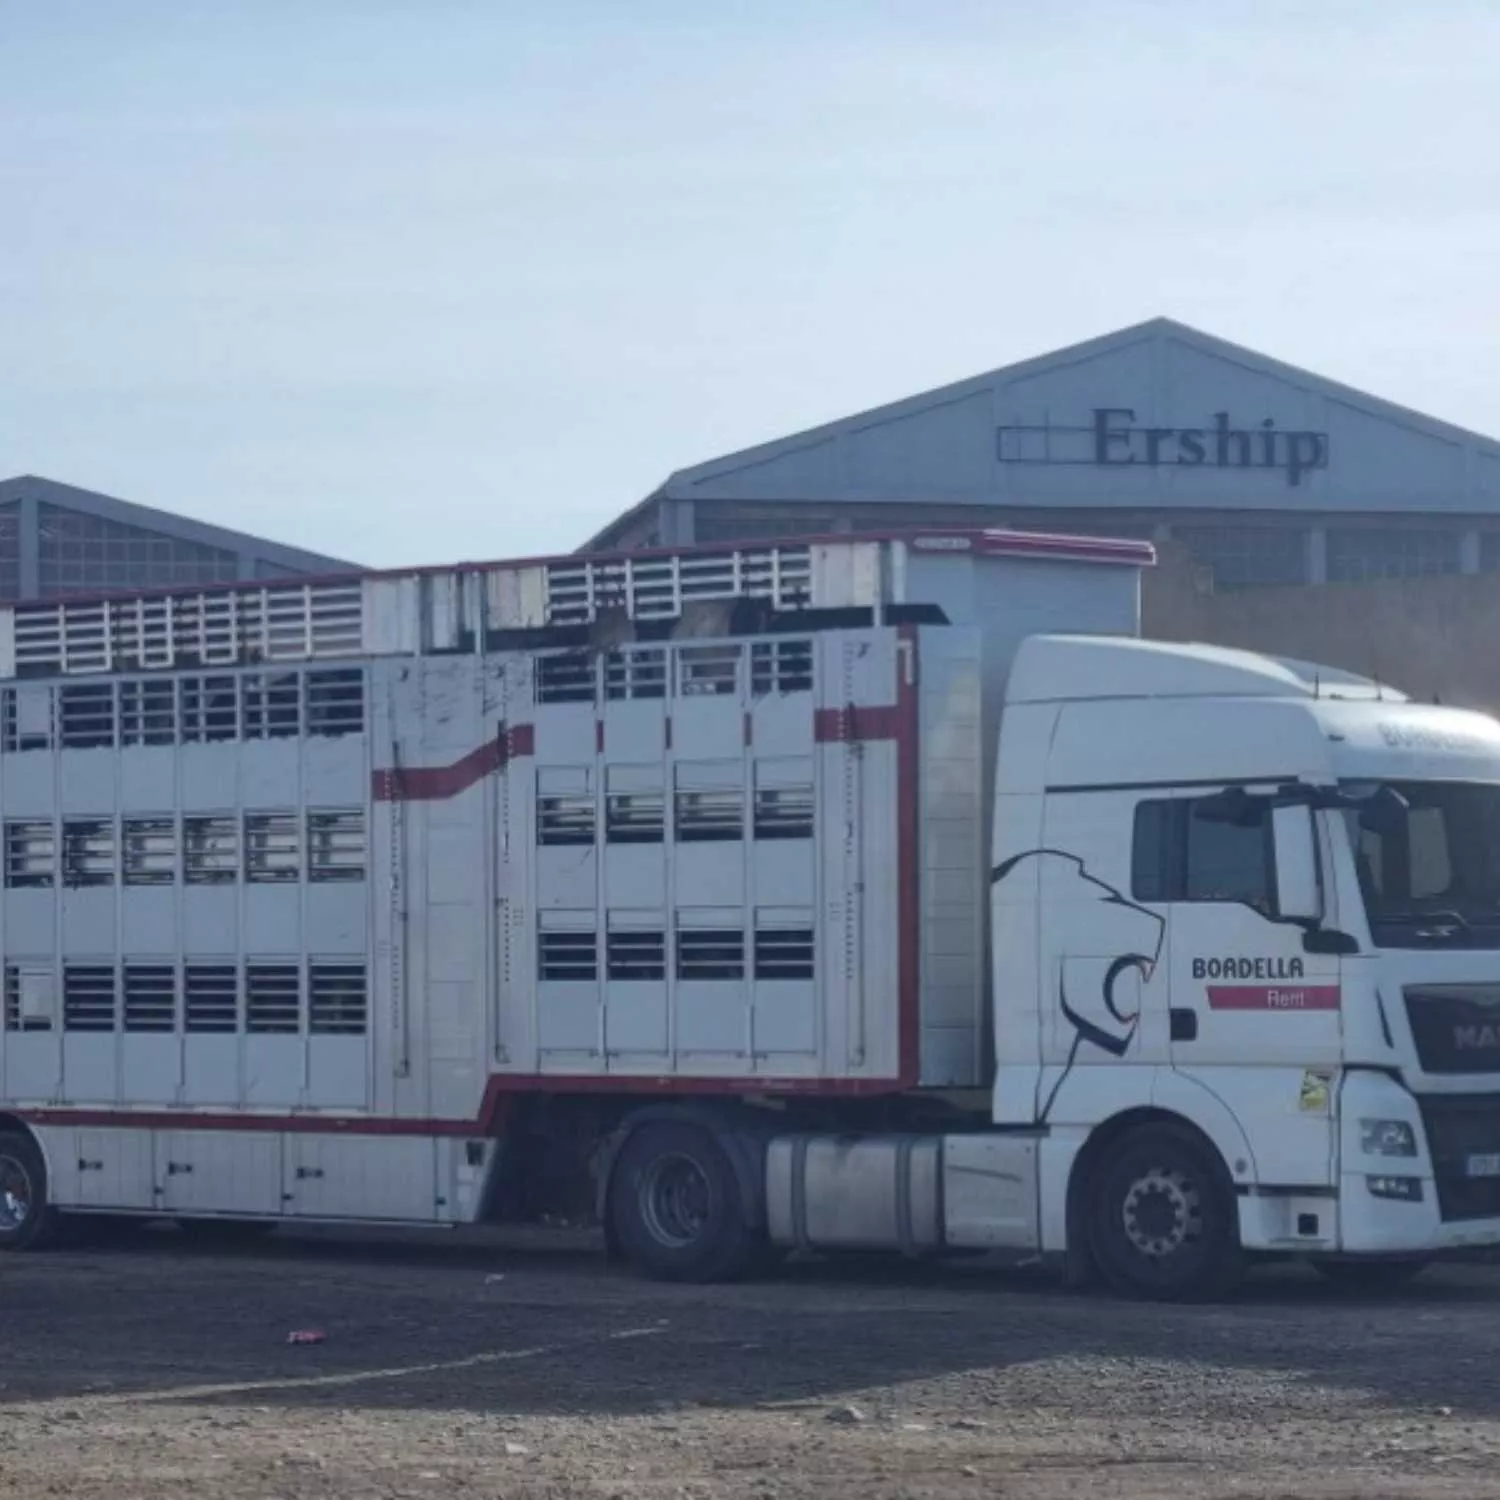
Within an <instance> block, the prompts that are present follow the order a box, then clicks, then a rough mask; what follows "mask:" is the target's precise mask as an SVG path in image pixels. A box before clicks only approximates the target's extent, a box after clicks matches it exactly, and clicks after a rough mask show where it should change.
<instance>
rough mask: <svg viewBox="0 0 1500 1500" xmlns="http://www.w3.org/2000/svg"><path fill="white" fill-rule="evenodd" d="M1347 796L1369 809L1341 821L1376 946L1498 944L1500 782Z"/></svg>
mask: <svg viewBox="0 0 1500 1500" xmlns="http://www.w3.org/2000/svg"><path fill="white" fill-rule="evenodd" d="M1344 791H1345V792H1346V793H1349V794H1351V795H1353V796H1355V797H1357V798H1358V799H1359V800H1360V801H1361V803H1363V804H1364V806H1363V809H1362V810H1353V811H1347V812H1345V814H1344V817H1345V818H1346V820H1347V822H1348V825H1349V837H1350V840H1351V843H1352V845H1353V850H1354V861H1355V865H1356V867H1357V868H1358V870H1359V884H1360V889H1361V891H1362V892H1363V894H1364V899H1365V910H1366V912H1367V913H1368V915H1369V919H1370V936H1371V938H1372V939H1373V940H1374V942H1375V944H1376V946H1377V947H1381V948H1433V947H1444V948H1496V947H1500V784H1492V783H1483V782H1463V781H1392V782H1386V783H1382V784H1379V785H1372V784H1371V783H1368V782H1365V783H1361V784H1359V785H1358V786H1354V785H1347V786H1346V787H1345V788H1344ZM1393 793H1394V795H1392V794H1393Z"/></svg>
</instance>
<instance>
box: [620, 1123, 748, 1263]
mask: <svg viewBox="0 0 1500 1500" xmlns="http://www.w3.org/2000/svg"><path fill="white" fill-rule="evenodd" d="M743 1196H744V1195H743V1193H742V1192H741V1189H740V1183H739V1179H738V1177H737V1176H736V1175H735V1170H734V1166H733V1163H732V1162H731V1161H730V1160H729V1156H728V1154H727V1153H726V1151H725V1150H724V1148H723V1146H721V1145H720V1144H719V1142H718V1141H716V1140H715V1139H714V1137H713V1135H712V1134H711V1133H710V1132H709V1131H708V1130H706V1129H704V1128H703V1127H702V1126H698V1125H690V1124H685V1123H684V1124H679V1123H677V1122H675V1121H665V1122H661V1123H657V1124H650V1125H643V1126H641V1128H640V1129H638V1130H637V1131H635V1132H634V1134H632V1135H631V1136H630V1138H629V1139H628V1140H627V1141H626V1142H625V1145H624V1147H623V1148H622V1149H621V1151H620V1155H619V1157H618V1158H617V1160H616V1162H615V1168H614V1174H613V1176H612V1178H611V1180H610V1191H609V1200H608V1201H609V1216H610V1223H611V1228H612V1229H613V1232H614V1237H615V1240H616V1243H617V1244H618V1245H619V1247H620V1250H621V1251H622V1252H623V1253H624V1255H625V1257H626V1259H628V1260H629V1261H630V1262H631V1263H632V1264H633V1265H634V1266H635V1267H636V1268H637V1269H638V1270H640V1271H642V1272H644V1273H645V1274H646V1275H647V1276H651V1277H653V1278H655V1279H656V1280H659V1281H700V1282H705V1281H727V1280H729V1279H731V1278H732V1277H734V1276H736V1275H737V1274H738V1273H739V1272H740V1271H741V1270H743V1269H744V1267H745V1265H746V1264H747V1263H748V1261H749V1260H750V1257H751V1255H752V1253H753V1252H754V1250H755V1246H756V1235H755V1233H754V1231H753V1230H752V1229H751V1227H750V1225H749V1223H748V1222H747V1220H746V1214H745V1204H744V1201H743Z"/></svg>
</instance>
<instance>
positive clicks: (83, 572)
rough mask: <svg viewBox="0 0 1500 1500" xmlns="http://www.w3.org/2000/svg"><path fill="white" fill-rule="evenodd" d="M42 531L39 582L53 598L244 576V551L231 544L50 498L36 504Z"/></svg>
mask: <svg viewBox="0 0 1500 1500" xmlns="http://www.w3.org/2000/svg"><path fill="white" fill-rule="evenodd" d="M37 531H38V557H37V573H38V582H39V584H40V585H41V592H42V594H43V595H44V596H45V597H48V598H55V597H56V596H58V595H60V594H69V593H80V592H83V593H103V592H105V591H113V590H116V589H151V588H170V587H172V586H174V585H180V584H194V583H228V582H232V581H233V580H234V579H235V578H237V577H238V576H239V557H238V556H237V555H236V554H235V553H234V552H231V551H229V550H228V549H227V548H224V547H210V546H207V545H205V544H204V543H201V542H194V541H189V540H187V539H186V538H184V537H175V536H167V535H166V534H165V533H163V532H159V531H148V530H147V529H146V528H145V527H142V526H130V525H127V524H125V523H124V522H122V521H114V520H109V519H106V518H105V517H103V516H96V515H91V514H89V513H87V512H85V511H77V510H71V509H69V508H68V507H66V506H61V505H49V504H47V503H46V502H45V501H44V502H42V503H41V504H40V505H38V506H37Z"/></svg>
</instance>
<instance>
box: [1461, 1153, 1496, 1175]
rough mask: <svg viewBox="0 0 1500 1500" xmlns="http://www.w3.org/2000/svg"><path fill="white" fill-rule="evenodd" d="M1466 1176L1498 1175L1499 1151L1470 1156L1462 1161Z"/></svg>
mask: <svg viewBox="0 0 1500 1500" xmlns="http://www.w3.org/2000/svg"><path fill="white" fill-rule="evenodd" d="M1464 1175H1465V1176H1466V1177H1500V1152H1491V1153H1490V1154H1489V1155H1487V1156H1471V1157H1469V1158H1468V1159H1467V1160H1466V1161H1465V1162H1464Z"/></svg>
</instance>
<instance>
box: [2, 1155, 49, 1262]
mask: <svg viewBox="0 0 1500 1500" xmlns="http://www.w3.org/2000/svg"><path fill="white" fill-rule="evenodd" d="M57 1225H58V1217H57V1210H56V1209H55V1208H53V1207H52V1203H51V1200H50V1198H49V1197H48V1194H47V1167H46V1164H45V1163H44V1162H43V1161H42V1153H41V1152H40V1151H38V1150H37V1146H36V1142H35V1141H33V1140H32V1138H31V1137H30V1136H29V1135H22V1134H20V1133H18V1132H11V1131H6V1132H4V1133H0V1250H40V1249H42V1248H43V1247H44V1246H45V1245H46V1244H48V1243H49V1242H50V1241H51V1240H53V1239H55V1238H56V1236H57Z"/></svg>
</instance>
